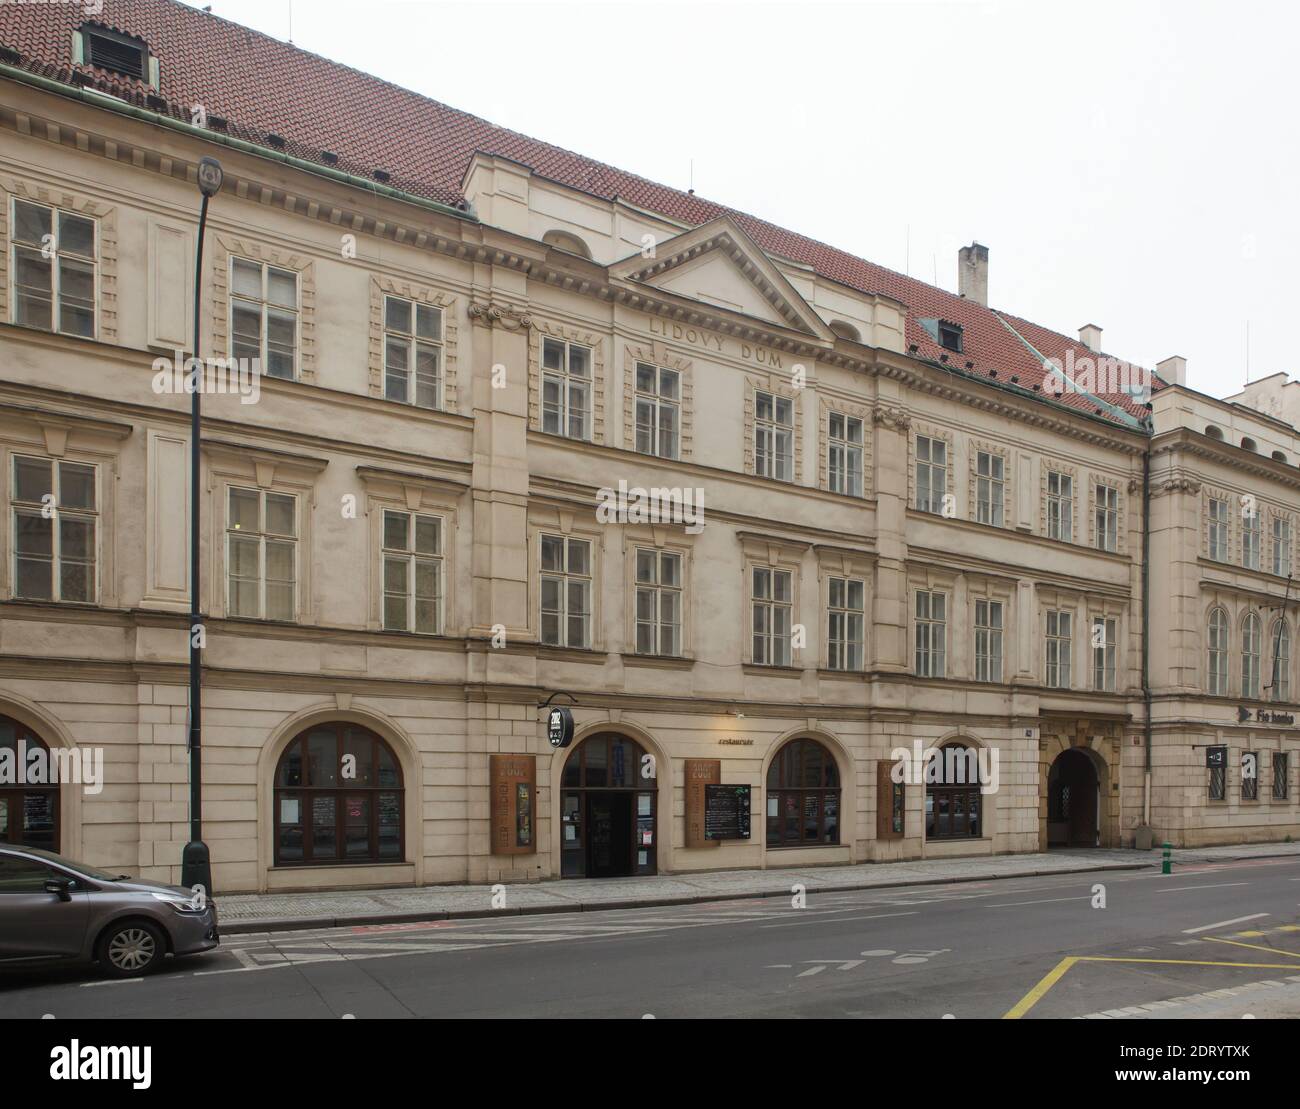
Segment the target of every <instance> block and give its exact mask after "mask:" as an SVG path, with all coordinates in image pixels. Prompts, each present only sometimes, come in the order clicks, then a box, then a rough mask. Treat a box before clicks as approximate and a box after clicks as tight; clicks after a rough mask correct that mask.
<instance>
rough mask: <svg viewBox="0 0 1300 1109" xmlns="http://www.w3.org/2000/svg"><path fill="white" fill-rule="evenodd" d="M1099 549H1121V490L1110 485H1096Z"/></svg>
mask: <svg viewBox="0 0 1300 1109" xmlns="http://www.w3.org/2000/svg"><path fill="white" fill-rule="evenodd" d="M1096 495H1097V549H1098V550H1102V551H1117V550H1119V490H1118V489H1115V488H1113V487H1112V486H1109V485H1102V484H1101V483H1100V482H1098V483H1097V486H1096Z"/></svg>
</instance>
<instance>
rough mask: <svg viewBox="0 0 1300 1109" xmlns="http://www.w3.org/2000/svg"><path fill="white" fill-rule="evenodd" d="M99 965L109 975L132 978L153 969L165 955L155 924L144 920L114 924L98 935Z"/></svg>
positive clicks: (164, 941) (165, 944) (163, 943)
mask: <svg viewBox="0 0 1300 1109" xmlns="http://www.w3.org/2000/svg"><path fill="white" fill-rule="evenodd" d="M98 954H99V966H100V969H101V970H102V971H103V972H104V973H105V974H107V975H108V976H109V977H111V978H135V977H137V976H139V975H141V974H148V973H150V971H153V970H156V969H157V968H158V966H159V965H160V964H161V963H162V961H163V959H164V958H166V956H167V942H166V940H165V939H164V938H163V934H162V930H161V929H160V928H158V926H157V925H154V924H150V923H149V922H148V921H144V920H124V921H122V922H121V923H120V924H114V925H113V926H112V927H110V928H109V929H108V931H106V932H105V933H104V934H103V935H102V936H101V937H100V939H99V952H98Z"/></svg>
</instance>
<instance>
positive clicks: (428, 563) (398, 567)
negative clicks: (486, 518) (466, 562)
mask: <svg viewBox="0 0 1300 1109" xmlns="http://www.w3.org/2000/svg"><path fill="white" fill-rule="evenodd" d="M382 541H383V551H382V558H383V574H384V630H385V631H401V632H420V633H423V634H425V635H437V634H438V633H439V632H441V631H442V618H443V611H442V610H443V564H442V543H443V539H442V518H441V517H440V516H430V515H427V514H425V513H423V512H401V511H395V510H394V509H391V508H386V509H384V520H383V537H382Z"/></svg>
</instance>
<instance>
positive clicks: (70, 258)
mask: <svg viewBox="0 0 1300 1109" xmlns="http://www.w3.org/2000/svg"><path fill="white" fill-rule="evenodd" d="M10 226H11V227H12V229H13V233H12V234H11V235H10V241H11V244H12V245H11V248H10V249H11V251H12V257H13V264H12V266H11V267H10V272H11V273H12V274H13V300H12V303H13V322H14V323H16V324H18V325H20V326H21V327H33V328H39V329H40V330H42V331H58V332H61V333H62V334H64V335H79V336H82V337H83V338H87V339H93V338H94V337H95V324H96V319H95V316H96V311H95V309H96V285H97V282H98V278H99V269H98V267H99V261H98V260H99V242H98V240H99V234H98V231H99V228H98V224H97V223H96V221H95V220H93V219H91V218H89V217H87V216H81V215H78V214H77V213H76V212H69V211H66V210H65V209H63V208H56V207H54V206H52V205H49V204H35V203H33V202H32V201H30V200H19V199H18V198H17V197H14V201H13V221H12V223H11V224H10Z"/></svg>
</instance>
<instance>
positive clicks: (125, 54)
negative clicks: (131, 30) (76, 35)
mask: <svg viewBox="0 0 1300 1109" xmlns="http://www.w3.org/2000/svg"><path fill="white" fill-rule="evenodd" d="M98 10H99V9H96V11H98ZM87 13H89V9H87ZM81 54H82V57H83V58H84V59H85V64H86V65H92V66H94V67H95V68H96V69H107V70H108V71H109V72H110V73H117V74H120V75H121V76H123V77H132V78H134V79H135V80H137V81H146V82H147V81H148V80H149V48H148V47H147V46H146V45H145V44H144V42H143V41H142V40H140V39H137V38H132V37H131V36H129V35H123V34H120V33H118V32H114V31H110V30H108V28H106V27H95V26H92V25H90V24H86V25H85V26H83V27H82V28H81Z"/></svg>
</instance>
